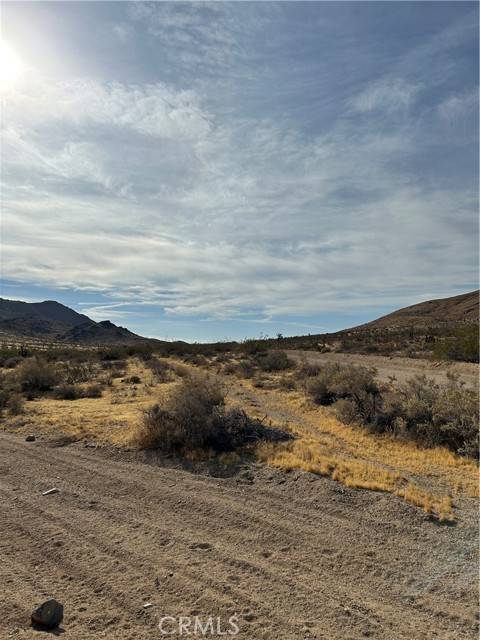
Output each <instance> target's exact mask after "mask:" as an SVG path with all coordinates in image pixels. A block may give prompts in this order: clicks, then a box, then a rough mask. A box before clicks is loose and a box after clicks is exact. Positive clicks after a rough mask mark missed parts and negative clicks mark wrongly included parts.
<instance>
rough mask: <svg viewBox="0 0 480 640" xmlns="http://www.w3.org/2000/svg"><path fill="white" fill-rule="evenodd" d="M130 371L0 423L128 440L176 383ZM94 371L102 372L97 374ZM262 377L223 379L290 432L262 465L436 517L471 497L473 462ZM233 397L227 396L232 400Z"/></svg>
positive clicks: (266, 452) (264, 449)
mask: <svg viewBox="0 0 480 640" xmlns="http://www.w3.org/2000/svg"><path fill="white" fill-rule="evenodd" d="M182 366H183V367H184V368H188V369H192V367H190V366H187V365H183V364H182ZM194 369H198V368H197V367H194ZM132 375H137V376H139V378H140V380H141V382H140V383H139V384H132V383H129V382H122V379H121V378H115V379H114V380H113V384H112V386H111V387H106V388H105V390H104V392H103V396H102V397H101V398H84V399H79V400H72V401H67V400H55V399H52V398H40V399H38V400H34V401H31V402H27V403H26V409H27V410H26V413H25V415H24V416H18V417H12V418H9V419H8V420H5V423H4V425H5V428H11V429H15V430H16V431H20V432H24V433H27V432H30V431H32V432H34V433H44V434H46V435H49V436H55V435H60V434H66V435H68V436H71V437H73V438H75V439H88V440H94V441H97V442H99V443H114V444H117V445H120V446H131V445H132V443H133V442H134V440H135V435H136V433H137V430H138V428H139V425H140V424H141V418H142V413H143V411H144V410H145V409H146V408H147V407H149V406H151V405H152V404H153V403H154V402H160V403H161V402H162V399H163V398H166V396H167V394H168V393H169V390H170V389H171V388H172V386H173V385H174V384H176V383H175V382H171V383H166V384H158V383H156V382H155V378H154V376H153V374H152V372H151V371H150V370H149V369H148V368H147V367H145V366H144V364H143V363H141V362H140V361H138V360H137V359H135V358H133V359H130V360H129V361H128V370H127V371H126V372H125V375H124V378H128V377H130V376H132ZM99 376H100V377H101V376H103V377H105V372H100V373H99ZM268 378H270V381H271V383H272V384H271V385H269V388H268V389H258V388H255V387H254V386H253V381H252V380H241V381H240V380H238V378H236V377H233V376H229V378H228V380H226V387H227V389H228V387H231V388H232V389H236V390H237V391H238V390H240V391H241V390H242V389H244V390H245V391H246V392H247V394H248V395H250V396H252V395H254V396H255V397H256V398H257V399H258V401H259V402H258V404H257V406H251V407H248V406H244V405H245V404H247V401H246V400H245V402H243V401H242V400H241V395H240V402H241V403H242V408H243V409H245V410H246V411H247V412H248V413H250V414H251V415H252V416H253V417H261V418H263V417H264V416H265V415H268V416H269V417H270V418H271V419H272V420H273V421H274V422H275V423H276V424H279V425H280V426H282V427H283V426H284V425H285V424H286V425H287V427H288V429H289V430H290V431H292V432H293V434H294V435H295V439H294V440H292V441H290V442H287V443H279V444H276V445H272V444H268V445H267V444H265V445H262V446H260V447H258V450H257V452H258V457H259V459H260V460H262V461H263V462H265V463H266V464H269V465H272V466H274V467H278V468H280V469H285V470H291V469H302V470H305V471H309V472H313V473H316V474H319V475H323V476H328V477H331V478H333V479H334V480H336V481H338V482H341V483H342V484H344V485H345V486H348V487H353V488H361V489H370V490H375V491H385V492H388V493H392V494H395V495H397V496H399V497H401V498H403V499H404V500H405V501H407V502H409V503H411V504H414V505H416V506H418V507H420V508H422V509H424V510H425V512H426V513H428V514H430V515H432V516H434V517H436V518H438V519H440V520H449V519H450V520H451V519H453V517H454V516H453V499H455V500H456V501H457V499H459V498H461V497H463V496H469V497H474V496H477V495H478V471H477V465H476V463H475V462H474V461H473V460H469V459H466V458H463V457H461V456H457V455H455V454H454V453H452V452H451V451H448V450H447V449H443V448H436V449H421V448H419V447H417V446H416V445H415V444H414V443H411V442H404V441H400V440H397V439H394V438H391V437H388V436H385V435H381V436H380V435H374V434H371V433H369V432H368V431H366V430H365V429H362V428H360V427H355V426H348V425H344V424H342V423H341V422H340V421H339V420H337V418H336V417H335V416H334V415H333V413H332V411H331V410H330V409H328V408H325V407H319V406H317V405H315V404H314V403H313V402H312V401H310V400H309V399H307V398H306V396H305V394H304V393H303V392H301V391H289V392H286V391H284V390H280V389H276V388H275V382H276V380H277V378H278V376H277V377H276V376H275V375H271V376H268ZM231 395H233V394H231ZM238 402H239V400H238V399H236V400H233V404H238ZM229 404H232V400H229Z"/></svg>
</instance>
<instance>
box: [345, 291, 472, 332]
mask: <svg viewBox="0 0 480 640" xmlns="http://www.w3.org/2000/svg"><path fill="white" fill-rule="evenodd" d="M479 300H480V291H478V290H477V291H471V292H470V293H464V294H462V295H459V296H453V297H451V298H439V299H437V300H427V301H426V302H420V303H418V304H414V305H411V306H410V307H404V308H403V309H399V310H398V311H394V312H393V313H389V314H388V315H386V316H382V317H381V318H378V319H377V320H373V321H372V322H367V323H366V324H362V325H360V326H358V327H354V328H353V329H350V330H349V331H359V330H363V329H367V330H372V329H389V330H391V329H400V328H403V327H414V328H421V327H441V326H445V325H461V324H478V319H479Z"/></svg>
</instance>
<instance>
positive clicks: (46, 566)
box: [0, 434, 475, 640]
mask: <svg viewBox="0 0 480 640" xmlns="http://www.w3.org/2000/svg"><path fill="white" fill-rule="evenodd" d="M0 442H1V447H0V490H1V493H2V501H1V504H2V507H1V510H2V521H1V536H2V537H1V540H2V542H1V550H2V558H3V560H4V562H3V563H2V566H1V567H0V579H2V580H3V581H4V583H5V584H7V585H8V589H7V597H6V599H5V602H4V603H3V604H1V605H0V609H1V610H0V614H1V620H2V622H0V625H2V624H6V629H8V630H9V631H11V630H12V629H14V628H18V632H17V634H15V635H14V636H13V637H20V638H32V637H35V634H34V633H33V632H32V631H30V630H29V629H28V628H27V627H26V616H27V617H28V613H29V612H30V610H31V607H33V605H34V604H35V603H36V599H38V598H39V597H40V596H41V595H42V596H43V595H45V596H46V595H52V596H56V597H58V598H60V599H63V601H64V603H65V605H66V617H65V624H64V627H65V629H66V630H67V632H70V635H71V637H72V638H74V639H75V640H77V639H78V640H83V638H91V637H92V635H93V634H95V636H98V637H105V638H121V639H123V638H132V640H133V638H135V639H143V638H149V639H150V638H154V637H157V635H156V634H158V637H161V635H160V634H159V632H158V630H157V629H156V626H155V625H156V616H157V615H158V613H159V611H160V609H159V608H161V611H163V612H166V613H168V614H171V615H179V614H184V615H185V614H188V613H190V612H191V611H198V612H200V613H202V614H204V615H205V614H212V615H222V616H226V617H227V618H228V616H229V615H231V614H232V613H234V612H238V613H241V614H245V611H244V610H248V611H249V612H251V613H250V614H247V617H248V619H249V621H246V620H244V619H242V621H241V633H240V634H239V636H238V637H239V638H252V640H253V639H254V638H272V640H273V639H274V638H285V639H288V640H290V639H292V638H306V637H309V638H328V639H330V638H332V639H335V638H362V637H365V636H366V635H371V636H372V637H378V638H384V639H385V640H386V639H387V638H388V640H390V639H391V638H392V637H395V638H400V639H401V638H405V639H406V638H416V637H418V638H433V637H444V638H450V637H454V636H455V637H457V638H471V637H474V635H475V634H474V631H473V630H472V623H473V609H472V606H471V604H463V603H462V598H465V594H463V595H462V596H460V594H459V593H456V592H453V591H452V589H451V588H450V587H449V583H448V579H447V578H445V579H444V581H445V584H443V585H442V587H443V592H442V595H441V597H440V598H437V599H436V600H435V599H434V602H433V606H432V602H430V601H429V602H425V603H423V602H422V599H421V598H417V599H414V600H413V601H412V602H409V601H408V599H407V598H406V597H405V594H406V592H407V590H408V589H407V586H406V583H405V580H408V579H409V577H410V575H411V573H412V566H413V560H412V559H414V561H415V562H416V563H417V566H418V570H420V571H422V570H423V571H432V570H433V568H435V567H437V568H438V566H437V565H438V564H439V563H440V565H441V563H442V562H443V561H444V558H445V556H446V555H448V553H450V552H451V550H452V549H453V550H455V549H456V547H457V546H458V545H459V544H461V542H462V538H461V536H459V535H458V533H459V532H460V528H444V529H439V528H438V527H436V525H433V524H432V523H430V522H427V521H425V520H424V519H423V518H422V516H420V515H418V514H415V513H412V510H411V509H410V508H408V507H407V506H406V505H403V504H400V503H398V502H397V501H395V500H391V499H390V500H384V499H383V497H382V496H378V495H373V494H372V495H369V494H367V493H366V492H355V491H343V490H342V492H340V491H339V490H338V485H337V486H336V485H335V483H333V482H331V481H329V480H327V479H319V480H315V481H313V482H310V481H309V480H308V479H307V477H306V476H305V475H303V474H299V475H298V476H295V478H296V480H294V479H293V477H288V476H287V477H286V478H284V477H283V476H282V475H281V474H279V473H278V474H277V473H276V472H272V470H267V469H263V468H262V467H258V468H257V467H256V468H254V469H253V471H252V473H253V474H254V484H253V485H247V486H242V485H240V486H239V485H238V483H237V482H236V480H235V479H227V480H224V479H222V480H220V479H216V478H209V477H201V476H193V475H191V474H189V473H187V472H185V471H180V470H177V469H165V468H158V467H154V466H152V465H146V464H140V463H138V462H131V461H128V460H127V461H126V460H122V459H120V460H118V459H116V460H111V459H108V458H107V457H106V454H105V453H104V452H98V451H96V452H93V451H91V450H86V449H83V448H82V449H80V448H79V447H78V446H70V447H64V448H57V449H51V448H48V447H47V446H45V445H44V444H42V443H35V445H34V446H32V445H29V444H26V443H24V442H23V441H21V440H20V439H19V438H16V437H15V436H11V435H8V436H7V435H5V434H1V435H0ZM13 463H14V464H13ZM272 474H273V476H274V478H275V479H277V480H278V481H279V484H274V483H275V482H276V480H275V479H274V480H273V481H270V477H271V476H272ZM50 483H53V484H57V485H58V486H59V487H60V488H61V491H60V493H59V494H56V495H54V496H45V497H44V496H41V495H40V490H41V489H42V488H46V487H47V486H48V485H49V484H50ZM272 484H273V486H272ZM50 486H51V484H50ZM14 498H16V499H14ZM90 503H93V504H91V505H90ZM407 515H408V516H409V517H412V520H411V521H410V522H408V521H407V522H403V523H402V519H403V520H405V518H406V516H407ZM437 532H438V533H437ZM434 535H435V536H437V537H438V540H435V543H434V544H432V543H431V540H432V537H433V536H434ZM422 538H425V539H422ZM457 538H458V539H457ZM58 542H59V543H60V544H59V545H58V546H56V543H58ZM197 543H208V544H210V545H211V546H212V548H211V549H208V548H207V549H201V548H200V549H198V548H197V549H195V548H192V546H194V545H195V544H197ZM45 548H46V549H47V550H48V553H47V555H45V553H44V549H45ZM427 549H429V550H430V553H431V556H432V557H430V558H428V557H427ZM437 556H438V557H437ZM35 567H38V568H37V569H36V568H35ZM170 574H173V575H170ZM156 579H157V582H158V584H156ZM6 581H8V582H6ZM96 591H97V592H96ZM467 592H468V593H467V598H468V600H469V601H472V595H474V587H473V586H471V585H467ZM452 598H453V599H454V602H453V604H455V609H456V613H455V616H456V617H455V616H451V617H450V618H449V617H448V615H447V614H446V613H445V612H447V611H448V610H449V606H450V607H451V606H452ZM147 599H148V600H151V601H152V602H154V603H155V605H156V606H155V607H154V608H153V610H143V608H142V604H143V602H144V601H146V600H147ZM33 600H34V602H33ZM157 603H158V604H157ZM257 603H258V604H257ZM83 608H85V611H83ZM407 612H408V613H407ZM440 614H442V615H440ZM439 629H440V631H441V633H439ZM442 634H443V635H442Z"/></svg>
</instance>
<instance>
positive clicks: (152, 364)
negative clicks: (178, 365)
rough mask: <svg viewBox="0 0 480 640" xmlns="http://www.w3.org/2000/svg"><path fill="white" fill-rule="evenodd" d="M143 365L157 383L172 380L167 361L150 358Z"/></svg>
mask: <svg viewBox="0 0 480 640" xmlns="http://www.w3.org/2000/svg"><path fill="white" fill-rule="evenodd" d="M145 364H146V366H147V367H148V368H149V369H150V370H151V372H152V373H153V375H154V376H155V380H156V381H157V382H161V383H163V382H170V380H171V379H172V372H171V366H170V363H169V362H168V361H167V360H162V359H159V358H152V359H151V360H148V361H147V362H146V363H145Z"/></svg>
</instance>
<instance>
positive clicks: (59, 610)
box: [32, 600, 63, 629]
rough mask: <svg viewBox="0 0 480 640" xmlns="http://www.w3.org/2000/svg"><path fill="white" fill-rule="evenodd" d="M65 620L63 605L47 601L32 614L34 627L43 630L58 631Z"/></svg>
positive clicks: (54, 601)
mask: <svg viewBox="0 0 480 640" xmlns="http://www.w3.org/2000/svg"><path fill="white" fill-rule="evenodd" d="M62 620H63V604H60V602H57V601H56V600H47V601H46V602H44V603H43V604H41V605H40V606H39V607H38V609H35V611H34V612H33V613H32V625H34V626H38V627H39V628H41V629H56V628H57V627H58V626H59V624H60V623H61V622H62Z"/></svg>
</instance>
